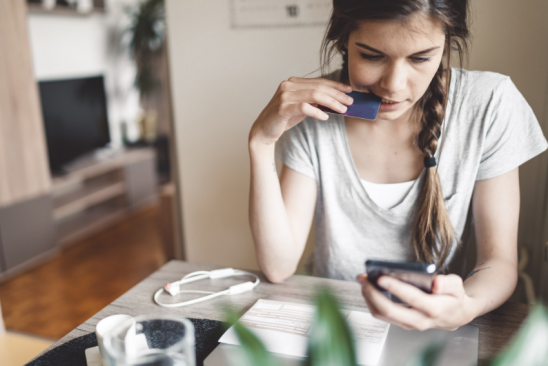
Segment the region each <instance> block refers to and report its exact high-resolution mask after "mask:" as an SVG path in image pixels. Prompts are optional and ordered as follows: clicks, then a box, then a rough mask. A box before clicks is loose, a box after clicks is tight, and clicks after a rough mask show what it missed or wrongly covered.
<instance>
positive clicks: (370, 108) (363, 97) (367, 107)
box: [318, 91, 381, 121]
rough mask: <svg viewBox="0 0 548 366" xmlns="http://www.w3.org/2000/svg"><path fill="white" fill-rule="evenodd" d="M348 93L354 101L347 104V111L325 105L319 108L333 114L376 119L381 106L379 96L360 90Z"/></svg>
mask: <svg viewBox="0 0 548 366" xmlns="http://www.w3.org/2000/svg"><path fill="white" fill-rule="evenodd" d="M346 95H348V96H350V97H352V98H354V103H352V105H349V106H347V107H348V110H347V111H346V113H339V112H335V111H334V110H332V109H330V108H327V107H324V106H323V105H319V106H318V108H319V109H321V110H322V111H324V112H327V113H331V114H340V115H343V116H349V117H356V118H362V119H368V120H371V121H374V120H375V118H377V112H378V111H379V108H380V106H381V98H379V97H377V96H376V95H375V94H373V93H362V92H358V91H353V92H351V93H346Z"/></svg>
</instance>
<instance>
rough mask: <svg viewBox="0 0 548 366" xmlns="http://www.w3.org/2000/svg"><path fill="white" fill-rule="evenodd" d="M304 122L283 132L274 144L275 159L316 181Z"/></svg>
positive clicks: (308, 134) (310, 145)
mask: <svg viewBox="0 0 548 366" xmlns="http://www.w3.org/2000/svg"><path fill="white" fill-rule="evenodd" d="M310 140H311V136H310V131H309V129H308V128H307V126H306V120H305V121H303V122H301V123H299V124H297V125H296V126H294V127H293V128H291V129H289V130H287V131H285V132H284V134H283V135H282V137H280V139H279V140H278V142H277V143H276V158H277V159H278V160H280V161H281V162H282V163H284V165H285V166H287V167H288V168H291V169H293V170H295V171H297V172H299V173H301V174H304V175H306V176H308V177H310V178H312V179H317V177H316V170H315V169H314V163H313V159H312V153H313V152H312V151H313V146H312V143H311V141H310Z"/></svg>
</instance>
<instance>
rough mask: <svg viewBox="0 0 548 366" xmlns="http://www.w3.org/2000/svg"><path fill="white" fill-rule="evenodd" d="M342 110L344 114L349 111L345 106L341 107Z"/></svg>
mask: <svg viewBox="0 0 548 366" xmlns="http://www.w3.org/2000/svg"><path fill="white" fill-rule="evenodd" d="M340 110H341V111H342V112H343V113H344V112H346V111H347V110H348V108H347V107H346V106H344V105H343V106H341V107H340Z"/></svg>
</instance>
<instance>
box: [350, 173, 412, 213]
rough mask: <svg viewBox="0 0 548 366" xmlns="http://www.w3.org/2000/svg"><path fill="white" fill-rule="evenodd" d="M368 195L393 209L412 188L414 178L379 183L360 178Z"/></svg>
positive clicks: (381, 205)
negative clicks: (401, 181) (390, 182)
mask: <svg viewBox="0 0 548 366" xmlns="http://www.w3.org/2000/svg"><path fill="white" fill-rule="evenodd" d="M360 180H361V181H362V184H363V187H364V188H365V191H366V192H367V195H368V196H369V198H371V200H372V201H373V202H375V203H376V204H377V206H379V207H382V208H385V209H387V210H388V209H391V208H392V207H395V206H397V205H399V204H400V203H401V202H402V201H403V200H404V198H405V196H407V193H409V191H410V190H411V187H412V186H413V183H415V181H414V180H412V181H410V182H403V183H392V184H379V183H371V182H368V181H365V180H363V179H360Z"/></svg>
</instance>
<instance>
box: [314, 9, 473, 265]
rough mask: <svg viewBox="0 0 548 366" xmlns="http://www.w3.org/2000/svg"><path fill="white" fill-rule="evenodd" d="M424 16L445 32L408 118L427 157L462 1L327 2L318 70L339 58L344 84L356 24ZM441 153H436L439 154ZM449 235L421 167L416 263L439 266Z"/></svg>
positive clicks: (430, 177) (457, 39)
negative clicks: (329, 8)
mask: <svg viewBox="0 0 548 366" xmlns="http://www.w3.org/2000/svg"><path fill="white" fill-rule="evenodd" d="M419 13H422V14H425V15H428V16H431V17H433V18H434V19H438V20H440V21H441V22H442V24H443V25H444V29H445V49H444V56H445V65H444V61H443V60H442V62H441V63H440V66H439V68H438V70H437V72H436V74H435V75H434V78H433V79H432V81H431V82H430V85H429V87H428V89H427V90H426V92H425V93H424V95H423V96H422V97H421V99H420V100H419V101H418V102H417V103H416V104H415V109H414V116H416V118H417V120H418V121H419V126H420V131H419V133H418V134H417V139H416V144H417V146H418V148H419V149H420V150H421V151H422V152H423V153H424V154H425V157H427V158H428V157H432V156H434V154H435V153H436V150H437V149H438V140H439V139H440V136H441V133H442V131H441V125H442V121H443V119H444V117H445V110H446V106H447V100H448V93H449V81H450V67H449V66H450V60H451V50H453V51H456V52H458V55H459V61H460V65H459V66H460V67H461V68H462V65H463V60H464V55H465V54H466V52H467V49H468V38H469V36H470V32H469V29H468V1H467V0H333V13H332V15H331V19H330V20H329V24H328V26H327V30H326V33H325V37H324V41H323V44H322V48H321V59H320V61H321V70H322V74H324V75H325V74H326V70H327V69H328V66H329V64H330V62H331V59H332V58H333V56H334V55H335V54H336V53H337V52H338V53H340V54H341V55H342V58H343V65H342V70H341V81H345V82H348V53H347V50H346V47H345V44H346V43H347V41H348V37H349V35H350V33H351V32H353V31H354V30H356V29H358V27H359V23H360V22H364V21H375V20H377V21H378V20H392V21H401V22H405V21H407V20H409V19H410V16H412V15H415V14H419ZM440 152H441V151H440ZM454 239H455V231H454V229H453V226H452V225H451V221H450V220H449V215H448V214H447V210H446V208H445V203H444V200H443V195H442V189H441V183H440V180H439V176H438V172H437V168H426V172H425V176H424V179H423V181H422V184H421V187H420V195H419V199H418V200H417V204H416V207H415V223H414V226H413V234H412V241H413V246H414V251H415V256H416V259H417V260H418V261H421V262H429V263H436V264H437V266H438V268H443V267H444V266H445V264H446V263H445V261H446V259H447V256H448V254H449V251H450V248H451V244H452V242H453V240H454Z"/></svg>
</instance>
